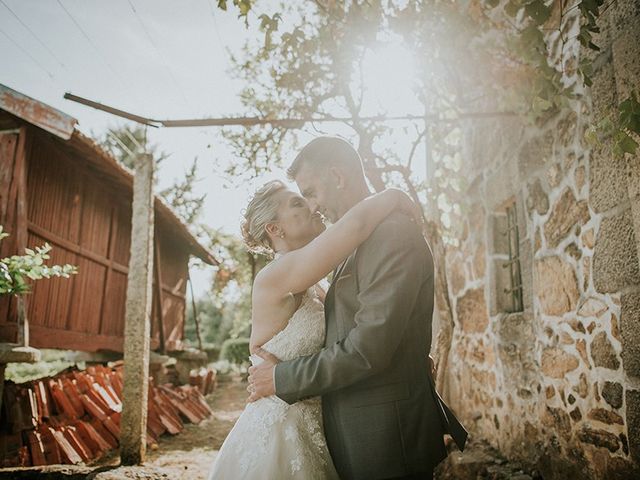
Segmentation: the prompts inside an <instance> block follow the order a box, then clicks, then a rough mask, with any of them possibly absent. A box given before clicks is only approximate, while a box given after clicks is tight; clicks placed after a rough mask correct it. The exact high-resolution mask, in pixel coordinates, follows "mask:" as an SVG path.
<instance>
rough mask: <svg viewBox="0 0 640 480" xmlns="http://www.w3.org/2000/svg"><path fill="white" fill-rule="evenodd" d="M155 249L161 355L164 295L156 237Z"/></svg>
mask: <svg viewBox="0 0 640 480" xmlns="http://www.w3.org/2000/svg"><path fill="white" fill-rule="evenodd" d="M153 243H154V244H155V248H154V249H153V251H154V252H155V257H154V259H153V262H154V269H153V270H154V273H155V278H156V308H157V309H158V336H159V337H160V353H162V354H163V355H164V354H165V353H166V345H165V338H164V311H163V308H164V295H163V294H162V269H161V267H160V242H159V241H158V237H157V236H156V237H155V239H154V242H153Z"/></svg>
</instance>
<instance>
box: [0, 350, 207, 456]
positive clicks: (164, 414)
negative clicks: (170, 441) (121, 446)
mask: <svg viewBox="0 0 640 480" xmlns="http://www.w3.org/2000/svg"><path fill="white" fill-rule="evenodd" d="M208 377H209V378H213V379H215V372H212V373H209V371H208V369H207V372H206V374H204V378H205V380H204V382H203V381H200V383H197V386H190V385H185V386H180V387H175V386H173V385H171V384H167V385H158V386H155V385H153V384H151V383H150V385H149V402H148V412H147V444H149V445H151V444H154V443H156V441H157V439H158V437H160V435H162V434H163V433H165V432H168V433H170V434H172V435H175V434H177V433H179V432H180V431H181V430H182V429H183V427H184V425H183V420H186V421H189V422H192V423H200V422H201V421H202V420H203V419H205V418H207V417H208V416H210V415H211V413H212V412H211V409H210V408H209V406H208V405H207V403H206V401H205V399H204V397H203V395H202V393H201V390H200V384H202V386H203V387H205V388H206V386H207V382H206V379H207V378H208ZM122 378H123V366H122V362H119V363H117V364H115V366H114V367H104V366H96V367H89V368H87V369H86V370H83V371H79V370H77V369H75V368H71V369H67V370H65V371H63V372H61V373H59V374H57V375H55V376H54V377H49V378H44V379H40V380H34V381H32V382H26V383H21V384H14V383H13V382H6V383H5V387H4V399H3V408H2V416H1V418H0V466H2V467H10V466H32V465H33V466H36V465H46V464H55V463H67V464H71V463H87V462H91V461H93V460H95V459H97V458H99V457H101V456H102V455H104V454H105V453H106V452H108V451H109V450H112V449H115V448H117V447H118V439H119V437H120V416H121V412H122V383H123V382H122ZM209 382H210V383H211V380H209ZM203 391H206V390H203Z"/></svg>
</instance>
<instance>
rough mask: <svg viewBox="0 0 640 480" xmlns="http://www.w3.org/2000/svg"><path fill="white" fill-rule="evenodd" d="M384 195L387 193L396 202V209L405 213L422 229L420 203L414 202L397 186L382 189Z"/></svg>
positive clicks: (422, 218)
mask: <svg viewBox="0 0 640 480" xmlns="http://www.w3.org/2000/svg"><path fill="white" fill-rule="evenodd" d="M384 195H389V196H390V197H391V199H392V200H393V201H394V202H395V204H396V210H398V211H399V212H402V213H404V214H405V215H407V216H408V217H409V218H411V219H412V220H413V221H414V222H415V223H416V224H417V225H419V226H420V228H421V229H422V227H423V224H424V217H423V215H422V207H421V206H420V204H418V203H416V202H414V201H413V200H412V199H411V197H410V196H409V195H407V194H406V193H404V192H403V191H402V190H400V189H398V188H388V189H387V190H385V191H384Z"/></svg>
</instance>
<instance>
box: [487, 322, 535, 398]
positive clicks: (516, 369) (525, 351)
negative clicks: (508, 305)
mask: <svg viewBox="0 0 640 480" xmlns="http://www.w3.org/2000/svg"><path fill="white" fill-rule="evenodd" d="M533 322H534V320H533V315H532V314H530V313H524V312H523V313H513V314H509V315H502V316H500V318H499V319H498V321H497V322H496V323H495V324H494V327H493V328H494V334H495V336H496V337H497V340H498V341H497V344H496V349H497V352H498V356H499V357H500V361H501V363H502V367H503V372H502V374H503V381H504V383H505V386H506V387H507V389H508V390H507V391H511V390H514V391H517V390H519V389H526V390H532V389H533V386H535V385H536V384H539V379H540V368H539V365H538V363H537V361H536V335H535V332H534V325H533Z"/></svg>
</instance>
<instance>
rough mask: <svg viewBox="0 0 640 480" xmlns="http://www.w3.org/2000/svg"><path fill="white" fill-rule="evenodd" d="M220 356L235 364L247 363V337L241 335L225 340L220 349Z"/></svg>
mask: <svg viewBox="0 0 640 480" xmlns="http://www.w3.org/2000/svg"><path fill="white" fill-rule="evenodd" d="M220 358H221V359H223V360H228V361H229V362H230V363H235V364H236V365H242V364H246V363H249V339H248V338H245V337H241V338H229V339H227V340H225V341H224V343H223V344H222V349H221V350H220Z"/></svg>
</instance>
